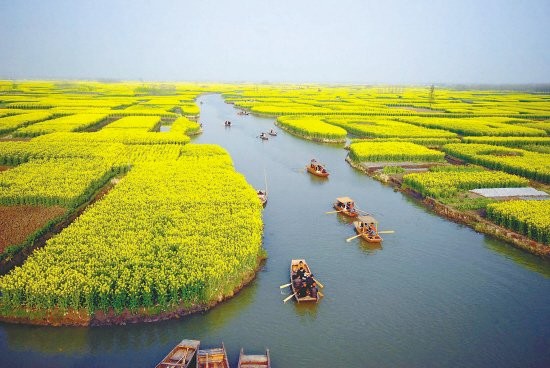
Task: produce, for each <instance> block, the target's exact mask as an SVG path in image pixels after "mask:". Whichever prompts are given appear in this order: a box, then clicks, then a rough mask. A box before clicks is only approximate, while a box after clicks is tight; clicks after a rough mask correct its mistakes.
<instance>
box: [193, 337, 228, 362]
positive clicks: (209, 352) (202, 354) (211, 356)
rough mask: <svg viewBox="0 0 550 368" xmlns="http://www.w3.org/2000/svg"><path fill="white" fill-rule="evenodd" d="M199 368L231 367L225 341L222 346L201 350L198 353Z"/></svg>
mask: <svg viewBox="0 0 550 368" xmlns="http://www.w3.org/2000/svg"><path fill="white" fill-rule="evenodd" d="M197 368H229V361H228V360H227V353H226V352H225V346H224V345H223V342H222V346H221V348H213V349H206V350H202V349H201V350H199V352H198V353H197Z"/></svg>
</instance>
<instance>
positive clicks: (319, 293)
mask: <svg viewBox="0 0 550 368" xmlns="http://www.w3.org/2000/svg"><path fill="white" fill-rule="evenodd" d="M317 294H318V295H319V296H320V297H321V298H322V297H324V296H325V295H324V294H323V293H322V292H320V291H318V292H317Z"/></svg>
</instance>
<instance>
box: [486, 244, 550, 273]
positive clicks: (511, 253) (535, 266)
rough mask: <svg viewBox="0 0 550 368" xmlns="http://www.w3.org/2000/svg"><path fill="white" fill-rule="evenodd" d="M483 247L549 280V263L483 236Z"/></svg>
mask: <svg viewBox="0 0 550 368" xmlns="http://www.w3.org/2000/svg"><path fill="white" fill-rule="evenodd" d="M484 243H485V246H486V247H487V248H489V249H491V250H493V251H495V252H497V253H498V254H501V255H503V256H504V257H505V258H507V259H510V260H512V261H514V262H515V263H517V264H519V265H521V266H523V267H525V268H526V269H528V270H530V271H534V272H538V273H540V274H541V275H543V276H544V277H546V278H550V261H548V260H545V259H542V258H540V257H537V256H534V255H532V254H527V253H526V252H524V251H522V250H521V249H518V248H516V247H514V246H512V245H510V244H507V243H503V242H501V241H498V240H496V239H494V238H491V237H490V236H485V239H484Z"/></svg>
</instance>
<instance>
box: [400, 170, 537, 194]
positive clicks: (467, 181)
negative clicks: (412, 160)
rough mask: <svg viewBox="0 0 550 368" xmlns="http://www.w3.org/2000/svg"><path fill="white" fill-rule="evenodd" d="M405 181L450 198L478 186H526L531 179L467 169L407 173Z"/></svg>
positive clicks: (497, 172)
mask: <svg viewBox="0 0 550 368" xmlns="http://www.w3.org/2000/svg"><path fill="white" fill-rule="evenodd" d="M403 183H404V184H405V185H406V186H408V187H410V188H412V189H414V190H416V191H417V192H419V193H420V194H422V195H424V196H430V197H434V198H448V197H452V196H455V195H456V194H457V193H458V192H461V191H467V190H471V189H477V188H502V187H524V186H527V185H528V184H529V181H528V180H527V179H525V178H522V177H519V176H517V175H511V174H507V173H504V172H501V171H481V170H475V169H474V170H471V169H467V170H454V171H448V170H446V171H432V172H425V173H414V174H407V175H405V176H404V177H403Z"/></svg>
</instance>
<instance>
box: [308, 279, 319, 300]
mask: <svg viewBox="0 0 550 368" xmlns="http://www.w3.org/2000/svg"><path fill="white" fill-rule="evenodd" d="M317 291H318V290H317V284H315V283H313V285H312V286H311V288H310V289H309V296H311V297H312V298H315V299H317Z"/></svg>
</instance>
